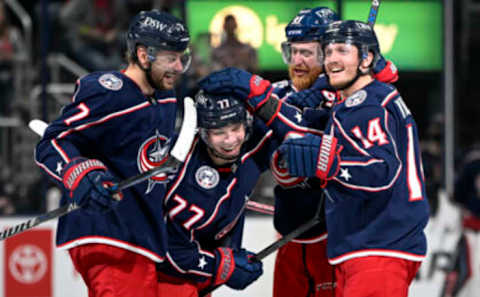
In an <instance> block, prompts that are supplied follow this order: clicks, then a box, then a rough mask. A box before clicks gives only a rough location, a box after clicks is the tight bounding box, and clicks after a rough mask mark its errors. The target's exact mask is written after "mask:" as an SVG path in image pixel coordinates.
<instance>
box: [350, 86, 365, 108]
mask: <svg viewBox="0 0 480 297" xmlns="http://www.w3.org/2000/svg"><path fill="white" fill-rule="evenodd" d="M366 98H367V92H366V91H364V90H361V91H358V92H356V93H354V94H353V95H352V96H350V97H348V98H347V100H346V101H345V106H346V107H352V106H356V105H359V104H362V102H363V101H365V99H366Z"/></svg>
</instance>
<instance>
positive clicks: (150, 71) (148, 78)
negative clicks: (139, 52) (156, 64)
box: [136, 58, 161, 90]
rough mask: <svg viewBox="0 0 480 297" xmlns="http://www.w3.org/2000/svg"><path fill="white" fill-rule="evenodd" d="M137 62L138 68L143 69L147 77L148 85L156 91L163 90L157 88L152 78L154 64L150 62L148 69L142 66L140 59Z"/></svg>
mask: <svg viewBox="0 0 480 297" xmlns="http://www.w3.org/2000/svg"><path fill="white" fill-rule="evenodd" d="M136 62H137V65H138V67H140V69H142V70H143V72H144V73H145V76H146V77H147V82H148V84H150V86H151V87H152V88H154V89H156V90H159V89H161V86H157V84H156V83H155V82H154V81H153V78H152V62H151V61H150V60H148V67H147V68H145V67H143V66H142V64H141V63H140V61H139V60H138V58H137V59H136Z"/></svg>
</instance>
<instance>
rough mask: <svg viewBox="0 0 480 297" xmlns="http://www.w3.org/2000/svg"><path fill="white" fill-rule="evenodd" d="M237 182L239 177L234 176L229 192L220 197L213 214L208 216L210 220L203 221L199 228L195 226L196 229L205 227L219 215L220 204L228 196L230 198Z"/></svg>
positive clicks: (228, 188)
mask: <svg viewBox="0 0 480 297" xmlns="http://www.w3.org/2000/svg"><path fill="white" fill-rule="evenodd" d="M236 184H237V178H234V179H233V180H232V182H231V183H230V184H229V185H228V187H227V193H225V195H223V196H222V197H221V198H220V199H218V202H217V205H216V206H215V210H214V211H213V212H212V215H211V216H210V217H209V218H208V220H207V221H206V222H205V223H203V224H202V225H201V226H199V227H198V228H195V229H196V230H201V229H203V228H205V227H206V226H208V225H209V224H210V223H211V222H212V221H213V219H214V218H215V217H216V216H217V213H218V210H219V209H220V206H221V205H222V203H223V202H224V201H225V200H227V199H228V198H230V195H231V194H232V189H233V187H234V186H235V185H236Z"/></svg>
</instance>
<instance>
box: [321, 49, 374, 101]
mask: <svg viewBox="0 0 480 297" xmlns="http://www.w3.org/2000/svg"><path fill="white" fill-rule="evenodd" d="M324 52H325V60H324V62H325V72H326V73H327V75H328V78H329V82H330V85H331V86H332V87H334V88H336V89H337V90H343V91H344V92H346V93H347V95H349V94H351V93H353V92H354V91H356V90H358V89H359V88H360V87H363V85H364V84H366V83H368V82H369V81H370V80H371V77H370V76H368V75H362V74H368V66H369V65H370V64H371V63H372V60H373V54H372V53H369V54H368V56H367V57H366V58H365V59H363V60H362V61H361V63H360V55H359V51H358V48H357V47H356V46H355V45H353V44H350V43H331V44H328V45H326V46H325V48H324ZM359 70H360V72H361V73H360V74H359ZM357 75H360V76H359V77H357Z"/></svg>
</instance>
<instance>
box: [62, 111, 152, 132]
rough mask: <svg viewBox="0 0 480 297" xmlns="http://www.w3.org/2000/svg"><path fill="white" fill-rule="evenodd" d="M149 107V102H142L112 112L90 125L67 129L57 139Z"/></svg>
mask: <svg viewBox="0 0 480 297" xmlns="http://www.w3.org/2000/svg"><path fill="white" fill-rule="evenodd" d="M148 106H150V102H143V103H141V104H138V105H135V106H132V107H130V108H127V109H125V110H121V111H117V112H114V113H111V114H109V115H107V116H104V117H103V118H101V119H99V120H97V121H93V122H90V123H85V124H83V125H79V126H77V127H74V128H71V129H68V130H66V131H63V132H62V133H60V134H59V135H58V136H57V138H63V137H65V136H67V135H69V134H71V133H73V132H76V131H81V130H85V129H88V128H90V127H92V126H96V125H99V124H103V123H105V122H108V121H109V120H112V119H114V118H117V117H120V116H123V115H126V114H129V113H132V112H135V111H137V110H140V109H143V108H146V107H148Z"/></svg>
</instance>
